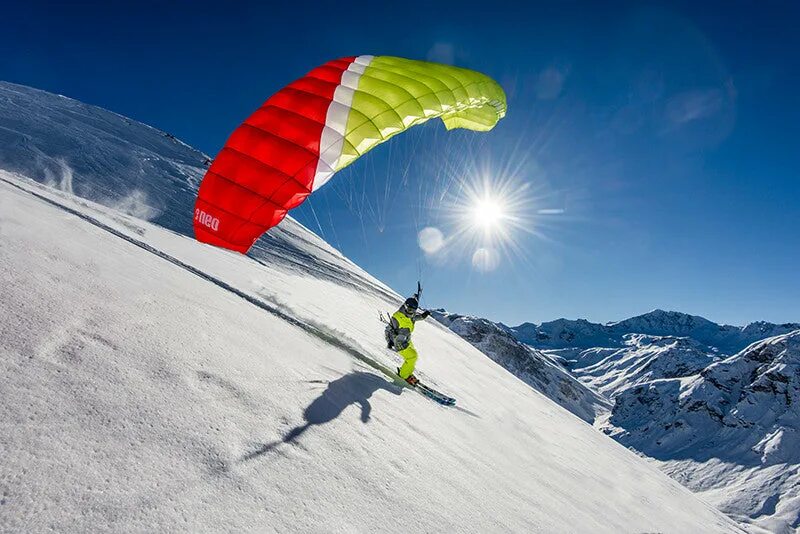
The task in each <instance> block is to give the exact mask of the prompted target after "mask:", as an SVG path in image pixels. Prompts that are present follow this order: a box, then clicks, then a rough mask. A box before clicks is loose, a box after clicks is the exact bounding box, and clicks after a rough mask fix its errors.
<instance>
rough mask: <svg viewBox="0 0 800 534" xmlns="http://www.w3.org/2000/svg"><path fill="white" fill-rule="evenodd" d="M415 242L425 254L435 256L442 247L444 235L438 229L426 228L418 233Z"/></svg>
mask: <svg viewBox="0 0 800 534" xmlns="http://www.w3.org/2000/svg"><path fill="white" fill-rule="evenodd" d="M417 241H418V242H419V248H421V249H422V251H423V252H425V254H436V253H437V252H439V251H440V250H441V249H442V247H443V246H444V234H442V231H441V230H439V229H438V228H436V227H433V226H428V227H426V228H423V229H422V230H420V231H419V234H417Z"/></svg>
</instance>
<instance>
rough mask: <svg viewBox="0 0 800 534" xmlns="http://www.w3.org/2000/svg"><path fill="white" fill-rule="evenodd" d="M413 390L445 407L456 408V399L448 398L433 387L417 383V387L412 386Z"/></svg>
mask: <svg viewBox="0 0 800 534" xmlns="http://www.w3.org/2000/svg"><path fill="white" fill-rule="evenodd" d="M411 388H412V389H415V390H416V391H418V392H419V393H421V394H422V395H424V396H426V397H428V398H429V399H431V400H433V401H435V402H438V403H439V404H441V405H443V406H455V404H456V399H454V398H453V397H448V396H447V395H445V394H444V393H442V392H440V391H436V390H435V389H433V388H432V387H430V386H426V385H425V384H423V383H421V382H417V384H416V385H415V386H411Z"/></svg>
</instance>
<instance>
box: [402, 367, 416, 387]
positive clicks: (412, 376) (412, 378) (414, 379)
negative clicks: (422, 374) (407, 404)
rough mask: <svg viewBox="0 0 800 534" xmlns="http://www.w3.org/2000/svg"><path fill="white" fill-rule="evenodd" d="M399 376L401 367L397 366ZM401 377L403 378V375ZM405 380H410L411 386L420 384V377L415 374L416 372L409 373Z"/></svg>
mask: <svg viewBox="0 0 800 534" xmlns="http://www.w3.org/2000/svg"><path fill="white" fill-rule="evenodd" d="M397 376H400V368H399V367H398V368H397ZM400 378H403V377H402V376H401V377H400ZM403 380H405V381H406V382H408V384H409V385H410V386H416V385H417V384H419V378H417V377H416V376H414V373H411V375H409V377H408V378H403Z"/></svg>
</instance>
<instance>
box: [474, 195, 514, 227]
mask: <svg viewBox="0 0 800 534" xmlns="http://www.w3.org/2000/svg"><path fill="white" fill-rule="evenodd" d="M474 202H475V203H474V205H473V206H472V209H471V212H472V217H473V222H474V223H475V225H476V226H479V227H481V228H483V229H484V230H487V231H488V230H492V229H495V228H497V227H498V226H499V225H500V224H502V222H503V219H505V217H506V209H505V206H504V205H503V203H502V202H501V201H500V200H499V199H497V198H492V197H489V196H486V197H483V198H476V199H475V201H474Z"/></svg>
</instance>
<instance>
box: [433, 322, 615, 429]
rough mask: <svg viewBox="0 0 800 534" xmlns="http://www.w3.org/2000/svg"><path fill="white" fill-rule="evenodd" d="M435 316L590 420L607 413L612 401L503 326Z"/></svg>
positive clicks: (506, 367)
mask: <svg viewBox="0 0 800 534" xmlns="http://www.w3.org/2000/svg"><path fill="white" fill-rule="evenodd" d="M432 313H433V317H434V318H435V319H436V320H437V321H439V322H440V323H442V324H443V325H445V326H446V327H448V328H449V329H450V330H452V331H453V332H455V333H456V334H458V335H459V336H461V337H462V338H464V339H466V340H467V341H469V342H470V344H472V346H474V347H475V348H477V349H478V350H480V351H481V352H483V353H484V354H485V355H487V356H488V357H490V358H491V359H492V360H494V361H495V362H497V363H498V364H500V365H501V366H503V367H504V368H505V369H507V370H508V371H510V372H511V373H512V374H513V375H514V376H516V377H518V378H519V379H520V380H522V381H523V382H525V383H526V384H528V385H530V386H531V387H533V388H535V389H536V390H537V391H539V392H541V393H543V394H544V395H546V396H547V397H548V398H550V399H551V400H553V401H555V402H556V403H558V404H559V405H560V406H563V407H564V408H566V409H567V410H569V411H570V412H572V413H574V414H575V415H577V416H578V417H580V418H581V419H583V420H584V421H586V422H588V423H589V424H593V423H594V421H595V420H596V419H597V418H598V416H600V415H606V414H607V413H608V411H609V410H610V408H611V403H610V402H609V401H608V400H606V399H605V398H604V397H602V396H600V395H598V394H597V393H595V392H594V391H593V390H590V389H589V388H587V387H586V386H584V385H583V384H582V383H581V382H579V381H578V380H576V379H575V377H573V376H572V375H571V374H569V372H568V371H567V370H566V369H564V367H562V366H561V364H560V363H557V362H554V361H553V360H551V359H550V358H548V357H547V356H546V355H545V354H543V353H542V352H540V351H538V350H536V349H534V348H532V347H530V346H528V345H525V344H524V343H521V342H519V341H517V340H516V339H515V338H514V336H512V335H511V334H510V333H509V332H508V331H507V330H506V329H504V328H503V327H502V326H500V325H498V324H496V323H493V322H491V321H488V320H486V319H479V318H477V317H471V316H468V315H458V314H455V313H448V312H446V311H445V310H434V311H433V312H432Z"/></svg>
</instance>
